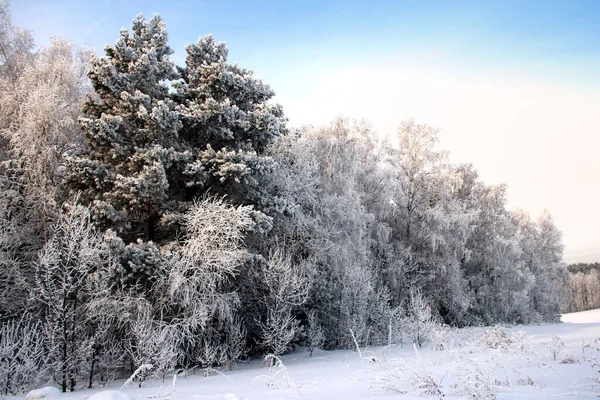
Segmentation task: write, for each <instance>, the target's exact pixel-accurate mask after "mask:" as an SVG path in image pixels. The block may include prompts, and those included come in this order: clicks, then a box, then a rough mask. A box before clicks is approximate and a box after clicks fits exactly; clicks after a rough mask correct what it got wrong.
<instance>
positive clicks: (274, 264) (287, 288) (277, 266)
mask: <svg viewBox="0 0 600 400" xmlns="http://www.w3.org/2000/svg"><path fill="white" fill-rule="evenodd" d="M263 274H264V275H263V281H264V285H265V288H266V291H267V295H266V296H265V298H264V299H263V302H264V305H265V306H266V310H267V315H266V318H264V319H261V320H258V321H257V322H258V326H259V328H260V330H261V341H260V345H261V346H263V347H265V348H266V349H268V351H269V352H271V353H272V354H275V355H280V354H282V353H284V352H285V351H286V350H287V349H288V348H289V344H290V343H291V341H292V339H294V336H295V335H296V331H297V329H298V326H299V323H300V321H298V320H297V319H296V318H295V317H294V316H293V315H292V311H293V309H294V307H299V306H301V305H302V304H304V303H305V302H306V300H307V298H308V290H309V283H308V280H307V279H306V277H305V276H304V275H303V274H302V271H301V270H300V269H299V266H297V265H294V264H293V263H292V262H291V260H290V259H289V258H288V257H285V256H284V255H283V254H282V251H281V250H278V251H276V252H274V253H272V254H271V256H270V257H269V260H268V263H266V264H265V268H264V271H263Z"/></svg>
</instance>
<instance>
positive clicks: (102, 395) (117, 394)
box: [87, 390, 133, 400]
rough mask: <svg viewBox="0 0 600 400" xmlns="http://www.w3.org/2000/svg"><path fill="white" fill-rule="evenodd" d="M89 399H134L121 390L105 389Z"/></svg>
mask: <svg viewBox="0 0 600 400" xmlns="http://www.w3.org/2000/svg"><path fill="white" fill-rule="evenodd" d="M87 400H133V397H131V395H129V394H127V393H124V392H121V391H120V390H104V391H102V392H98V393H96V394H94V395H92V396H91V397H90V398H89V399H87Z"/></svg>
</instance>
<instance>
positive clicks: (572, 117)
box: [11, 0, 600, 262]
mask: <svg viewBox="0 0 600 400" xmlns="http://www.w3.org/2000/svg"><path fill="white" fill-rule="evenodd" d="M11 8H12V13H13V22H14V23H15V24H16V25H17V26H20V27H24V28H27V29H30V30H32V31H33V35H34V37H35V40H36V43H37V44H38V46H43V45H45V44H47V43H48V41H49V37H50V35H52V34H56V35H59V36H62V37H65V38H67V39H69V40H71V41H72V42H74V43H75V44H76V45H87V46H90V47H93V48H95V49H96V50H97V52H98V54H102V52H101V49H102V47H103V46H104V44H106V43H113V42H114V41H115V39H116V38H117V37H118V33H119V30H120V28H122V27H125V28H128V27H129V26H130V24H131V20H132V19H133V18H134V17H135V16H136V15H137V14H138V13H143V14H144V15H145V16H146V17H150V16H151V15H153V14H154V13H159V14H160V15H161V16H162V17H163V19H164V21H165V23H166V25H167V29H168V31H169V38H170V44H171V47H172V48H173V49H174V50H175V54H174V57H173V58H174V60H175V62H176V63H178V64H181V63H182V62H183V60H184V57H185V52H184V46H185V45H186V44H187V43H190V42H193V41H195V40H196V39H197V38H198V37H199V36H202V35H205V34H207V33H212V34H213V35H214V36H215V38H216V39H217V40H218V41H225V42H227V45H228V47H229V51H230V52H229V55H230V57H229V59H230V61H237V62H238V63H239V64H240V65H242V66H244V67H247V68H250V69H252V70H254V71H255V72H256V74H257V75H258V76H259V77H261V78H263V79H264V80H265V81H266V82H267V83H268V84H270V85H271V86H272V87H273V89H274V90H275V91H276V92H277V97H276V101H278V102H280V103H282V104H283V106H284V109H285V111H286V114H287V115H288V117H289V119H290V122H291V123H292V124H294V125H301V124H304V123H326V122H327V121H329V120H331V119H332V118H334V117H335V116H337V115H340V114H341V115H344V116H348V117H353V118H365V119H367V120H370V121H372V122H373V124H374V126H375V127H376V129H378V130H379V131H380V132H381V133H382V134H389V133H393V132H394V130H395V127H396V126H398V123H399V122H400V121H401V120H403V119H405V118H407V117H414V118H415V119H416V120H417V121H418V122H425V123H428V124H431V125H433V126H435V127H438V128H440V143H441V146H442V147H443V148H445V149H447V150H449V152H450V154H451V158H452V160H453V161H454V162H471V163H473V164H474V165H475V167H476V168H477V170H478V171H479V172H480V176H481V177H482V179H484V181H486V182H487V183H489V184H495V183H506V184H507V185H508V192H507V193H508V200H509V206H510V207H521V208H523V209H524V210H525V211H528V212H529V213H530V214H532V216H533V217H534V218H535V217H536V215H538V214H539V213H540V212H541V211H542V210H543V209H544V208H548V210H549V211H550V213H551V214H552V215H554V216H555V220H556V223H557V225H558V227H559V228H560V229H561V230H562V231H563V233H564V242H565V245H566V249H565V257H566V258H567V259H568V261H569V262H572V261H577V260H578V258H577V257H581V256H585V257H583V258H581V261H596V260H597V261H600V235H598V233H597V232H598V227H599V226H600V211H598V210H597V202H598V199H599V198H600V178H598V176H597V175H598V171H600V157H598V154H597V153H598V149H600V1H596V0H589V1H578V0H571V1H567V0H565V1H553V0H545V1H525V0H504V1H484V0H482V1H443V0H440V1H368V2H367V1H360V2H359V1H312V0H310V1H306V0H305V1H286V0H279V1H191V0H188V1H167V0H154V1H151V0H150V1H137V0H121V1H114V0H110V1H108V0H106V1H103V0H95V1H92V0H12V3H11ZM591 254H597V256H591V257H590V255H591Z"/></svg>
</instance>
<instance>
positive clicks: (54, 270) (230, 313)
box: [0, 2, 567, 393]
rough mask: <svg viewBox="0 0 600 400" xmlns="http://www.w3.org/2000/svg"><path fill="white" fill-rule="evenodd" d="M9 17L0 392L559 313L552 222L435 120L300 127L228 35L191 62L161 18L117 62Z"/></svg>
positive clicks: (3, 113) (121, 40) (192, 53)
mask: <svg viewBox="0 0 600 400" xmlns="http://www.w3.org/2000/svg"><path fill="white" fill-rule="evenodd" d="M1 10H2V11H1V15H0V16H1V17H2V19H1V21H0V22H1V28H0V29H1V30H0V41H1V43H0V61H1V65H0V97H1V98H0V102H1V104H2V108H1V109H0V124H1V129H2V131H1V132H2V142H1V146H0V148H1V151H0V154H1V156H2V163H1V167H0V186H1V191H0V321H1V323H2V325H0V380H1V381H0V384H1V385H2V386H1V388H0V389H1V391H2V392H5V393H6V392H10V393H17V392H21V391H23V390H26V389H27V388H28V387H30V386H31V385H33V384H35V383H36V382H38V381H48V379H52V380H54V381H55V382H57V383H58V384H60V385H61V387H62V389H63V390H74V389H75V388H78V387H81V385H82V384H84V383H85V385H87V386H90V387H91V386H93V385H96V384H104V383H106V382H108V381H110V380H111V379H114V378H115V377H117V376H123V375H124V374H125V375H130V374H132V373H134V372H135V375H136V376H137V378H136V379H137V380H138V382H140V384H142V382H143V381H144V379H145V378H146V377H148V376H156V375H162V376H164V375H165V374H169V373H171V372H172V371H173V370H174V369H175V368H192V367H200V368H206V369H210V368H216V367H217V366H220V367H232V366H233V365H235V362H236V361H237V360H239V359H242V358H244V357H247V356H249V355H250V356H251V355H259V354H266V353H274V354H281V353H283V352H286V351H288V350H289V349H290V348H292V347H293V346H297V345H300V346H306V347H307V348H308V349H311V350H312V349H314V348H315V347H323V348H329V349H331V348H348V347H350V346H352V345H353V343H354V341H356V342H358V343H360V344H361V345H362V344H382V343H388V342H390V341H392V342H395V343H398V342H400V343H401V342H402V341H410V342H415V343H417V344H419V345H421V344H423V343H424V342H425V341H426V340H427V335H428V333H427V332H429V331H430V329H431V327H432V326H433V325H432V324H434V323H435V322H438V323H441V322H443V323H447V324H451V325H454V326H465V325H481V324H495V323H500V322H506V323H528V322H539V321H556V320H557V319H558V318H559V312H560V311H559V299H560V296H561V295H562V293H561V290H563V289H561V288H563V287H564V285H561V284H560V282H564V280H565V279H566V278H567V275H566V274H567V271H566V269H565V268H564V267H563V265H562V264H561V258H562V244H561V235H560V233H559V231H558V230H557V229H556V227H555V225H554V223H553V221H552V218H551V216H550V215H549V214H548V213H544V214H542V215H541V216H540V218H539V219H537V220H532V219H531V218H530V217H529V216H528V215H527V214H525V213H523V212H519V211H517V212H510V211H508V210H507V209H506V198H505V188H504V187H503V186H488V185H485V184H484V183H483V182H481V180H480V179H479V178H478V175H477V172H476V170H475V169H474V168H473V167H472V166H470V165H452V164H451V163H449V161H448V158H447V154H446V153H445V152H443V151H440V150H438V149H437V136H436V135H437V131H436V130H435V129H433V128H431V127H428V126H426V125H420V124H417V123H415V122H413V121H410V120H409V121H406V122H403V123H402V124H401V125H400V127H399V129H398V132H397V134H396V135H395V136H393V137H392V138H390V139H389V140H388V141H382V140H380V139H378V135H376V134H375V132H373V131H372V129H371V128H370V126H369V125H367V124H363V123H353V122H350V121H347V120H343V119H338V120H336V121H334V122H332V123H331V124H330V125H329V126H325V127H304V128H302V129H299V130H291V129H290V128H288V126H287V123H286V118H285V116H284V113H283V110H282V108H281V107H280V106H279V105H276V104H273V103H271V102H270V100H271V99H272V97H273V96H274V92H273V90H272V89H271V88H270V87H269V86H267V85H266V84H264V83H263V82H262V81H261V80H259V79H257V78H255V77H254V76H253V74H252V72H251V71H249V70H247V69H244V68H241V67H239V66H237V65H235V64H230V63H229V62H228V61H227V48H226V47H225V45H224V44H223V43H217V42H215V41H214V39H213V38H212V37H211V36H207V37H202V38H200V39H199V40H198V41H197V42H196V43H193V44H190V45H188V46H187V47H186V52H187V57H186V60H185V65H183V66H175V65H174V64H173V62H172V61H171V60H170V58H169V56H170V55H171V54H172V50H171V49H170V48H169V46H168V42H167V32H166V29H165V26H164V24H163V22H162V20H161V19H160V17H158V16H155V17H153V18H152V19H150V20H148V21H147V20H145V19H144V18H143V17H141V16H139V17H137V18H136V19H135V20H134V21H133V25H132V28H131V30H130V31H127V30H122V31H121V32H120V34H119V37H118V39H117V41H116V42H115V44H113V45H107V46H106V47H105V49H104V53H105V55H104V56H102V57H95V56H93V55H91V54H90V53H86V52H84V51H81V50H78V51H75V50H74V49H73V46H72V45H71V44H70V43H68V42H66V41H64V40H61V39H54V40H53V42H52V44H51V45H50V46H48V47H47V48H43V49H40V50H39V51H37V52H34V51H33V49H34V47H33V41H32V39H31V36H30V35H29V33H28V32H26V31H23V30H21V29H19V28H17V27H14V26H13V25H12V24H11V22H10V14H9V12H8V6H7V4H6V2H4V3H2V7H1ZM428 327H429V328H428Z"/></svg>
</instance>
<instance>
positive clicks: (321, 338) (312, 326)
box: [307, 311, 325, 357]
mask: <svg viewBox="0 0 600 400" xmlns="http://www.w3.org/2000/svg"><path fill="white" fill-rule="evenodd" d="M307 337H308V338H307V339H308V351H309V353H310V357H312V355H313V351H314V350H315V349H316V348H319V347H321V346H323V343H325V332H323V328H322V327H321V325H320V324H319V321H318V320H317V315H316V313H315V312H314V311H311V312H309V313H308V331H307Z"/></svg>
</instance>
